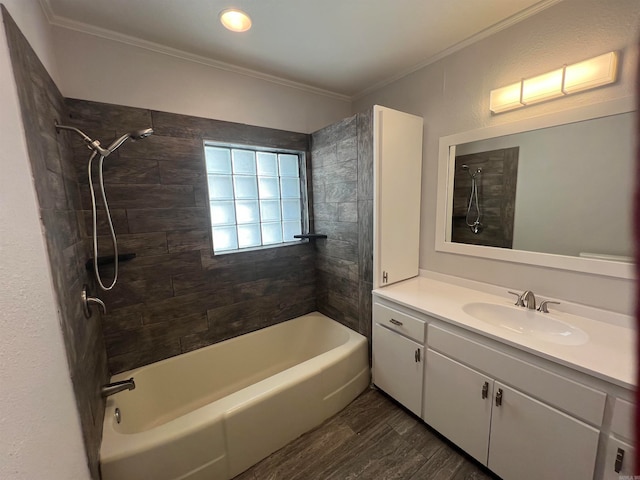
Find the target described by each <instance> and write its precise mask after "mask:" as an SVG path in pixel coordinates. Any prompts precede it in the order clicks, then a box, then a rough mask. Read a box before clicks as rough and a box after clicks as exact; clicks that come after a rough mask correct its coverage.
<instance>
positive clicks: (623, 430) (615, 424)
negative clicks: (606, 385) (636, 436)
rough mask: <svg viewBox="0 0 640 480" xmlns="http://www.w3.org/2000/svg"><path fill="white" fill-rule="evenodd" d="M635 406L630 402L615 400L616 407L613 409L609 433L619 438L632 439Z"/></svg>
mask: <svg viewBox="0 0 640 480" xmlns="http://www.w3.org/2000/svg"><path fill="white" fill-rule="evenodd" d="M634 411H635V406H634V405H633V403H631V402H627V401H626V400H622V399H621V398H616V405H615V407H614V409H613V419H612V420H611V432H613V433H615V434H616V435H618V436H619V437H622V438H626V439H632V438H633V419H634V415H635V413H634Z"/></svg>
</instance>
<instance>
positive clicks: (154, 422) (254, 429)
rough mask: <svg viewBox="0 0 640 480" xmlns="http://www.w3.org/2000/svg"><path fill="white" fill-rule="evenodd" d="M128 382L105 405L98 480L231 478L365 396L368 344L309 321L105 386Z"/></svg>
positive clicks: (323, 320)
mask: <svg viewBox="0 0 640 480" xmlns="http://www.w3.org/2000/svg"><path fill="white" fill-rule="evenodd" d="M130 377H133V378H134V380H135V383H136V388H135V390H131V391H124V392H120V393H117V394H115V395H113V396H111V397H109V398H108V401H107V408H106V412H105V418H104V431H103V437H102V447H101V450H100V457H101V460H100V462H101V470H102V478H103V480H143V479H144V480H146V479H154V480H178V479H179V480H187V479H188V480H204V479H207V480H213V479H230V478H233V477H234V476H236V475H238V474H239V473H241V472H243V471H244V470H246V469H247V468H249V467H250V466H251V465H253V464H255V463H257V462H258V461H260V460H261V459H262V458H264V457H266V456H268V455H269V454H271V453H272V452H274V451H276V450H277V449H279V448H281V447H282V446H284V445H286V444H287V443H288V442H290V441H291V440H293V439H295V438H297V437H298V436H300V435H301V434H303V433H304V432H306V431H309V430H310V429H312V428H314V427H315V426H317V425H319V424H320V423H322V421H323V420H325V419H327V418H328V417H330V416H332V415H334V414H335V413H337V412H339V411H340V410H341V409H343V408H344V407H345V406H346V405H347V404H349V402H351V401H352V400H353V399H354V398H355V397H356V396H357V395H358V394H359V393H360V392H362V391H363V390H364V389H365V388H366V387H367V385H368V384H369V361H368V353H367V340H366V338H365V337H363V336H362V335H360V334H358V333H356V332H354V331H352V330H350V329H348V328H346V327H344V326H343V325H341V324H339V323H337V322H335V321H333V320H331V319H329V318H328V317H325V316H324V315H322V314H320V313H311V314H308V315H305V316H302V317H299V318H296V319H293V320H289V321H287V322H284V323H281V324H278V325H274V326H272V327H268V328H265V329H263V330H258V331H256V332H252V333H249V334H246V335H242V336H240V337H236V338H233V339H230V340H226V341H224V342H221V343H217V344H215V345H211V346H209V347H205V348H202V349H200V350H196V351H193V352H190V353H186V354H184V355H180V356H177V357H173V358H169V359H167V360H163V361H161V362H157V363H154V364H151V365H147V366H144V367H141V368H138V369H135V370H130V371H128V372H124V373H121V374H118V375H115V376H114V377H112V379H111V381H117V380H124V379H128V378H130ZM116 408H118V409H119V410H120V414H121V423H119V424H118V423H117V422H116V419H115V409H116Z"/></svg>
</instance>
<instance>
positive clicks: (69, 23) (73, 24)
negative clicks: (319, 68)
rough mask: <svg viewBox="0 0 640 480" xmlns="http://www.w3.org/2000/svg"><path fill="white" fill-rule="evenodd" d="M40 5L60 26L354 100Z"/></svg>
mask: <svg viewBox="0 0 640 480" xmlns="http://www.w3.org/2000/svg"><path fill="white" fill-rule="evenodd" d="M40 5H41V6H42V10H43V11H44V14H45V16H46V17H47V20H48V21H49V23H50V24H51V25H54V26H56V27H61V28H66V29H68V30H73V31H76V32H80V33H85V34H88V35H93V36H95V37H99V38H104V39H106V40H112V41H115V42H119V43H123V44H126V45H131V46H133V47H137V48H143V49H145V50H150V51H153V52H156V53H160V54H163V55H168V56H171V57H175V58H179V59H181V60H187V61H190V62H194V63H199V64H201V65H206V66H208V67H211V68H215V69H217V70H223V71H225V72H230V73H236V74H238V75H244V76H247V77H252V78H255V79H258V80H263V81H266V82H270V83H274V84H276V85H281V86H284V87H289V88H294V89H296V90H300V91H303V92H306V93H311V94H314V95H321V96H324V97H329V98H332V99H334V100H339V101H342V102H349V103H350V102H351V97H350V96H349V95H344V94H341V93H337V92H332V91H330V90H325V89H322V88H318V87H314V86H311V85H307V84H305V83H301V82H296V81H293V80H288V79H286V78H282V77H278V76H276V75H270V74H268V73H263V72H259V71H257V70H252V69H250V68H245V67H240V66H238V65H233V64H230V63H226V62H222V61H219V60H215V59H213V58H209V57H205V56H202V55H195V54H193V53H189V52H185V51H184V50H179V49H176V48H172V47H168V46H166V45H162V44H159V43H155V42H150V41H147V40H143V39H141V38H137V37H132V36H130V35H124V34H122V33H118V32H114V31H112V30H108V29H106V28H101V27H97V26H94V25H88V24H86V23H82V22H77V21H75V20H70V19H68V18H64V17H60V16H58V15H56V14H55V13H54V12H53V9H52V8H51V4H50V2H49V0H40Z"/></svg>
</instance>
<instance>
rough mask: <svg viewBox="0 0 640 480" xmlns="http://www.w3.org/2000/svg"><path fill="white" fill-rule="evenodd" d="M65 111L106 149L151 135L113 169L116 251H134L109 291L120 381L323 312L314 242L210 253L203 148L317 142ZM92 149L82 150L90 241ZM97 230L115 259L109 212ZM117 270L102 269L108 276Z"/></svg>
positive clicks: (164, 118)
mask: <svg viewBox="0 0 640 480" xmlns="http://www.w3.org/2000/svg"><path fill="white" fill-rule="evenodd" d="M66 105H67V108H68V110H69V117H68V118H67V120H66V121H67V123H69V124H71V125H74V126H76V127H78V128H80V129H81V130H83V131H84V132H85V133H86V134H87V135H89V136H90V137H91V138H94V139H95V138H98V139H100V141H101V142H102V143H105V144H108V142H110V141H112V140H113V139H114V138H116V137H117V136H119V135H122V134H123V133H126V132H128V131H131V130H137V129H140V128H146V127H149V126H150V127H152V128H153V129H154V134H153V135H151V136H150V137H148V138H146V139H144V140H139V141H135V142H134V141H129V142H127V143H125V144H124V145H123V146H122V147H121V148H120V149H118V150H117V151H116V152H115V153H114V154H112V155H110V156H109V157H107V158H106V159H105V163H104V181H105V189H106V191H107V199H108V201H109V207H110V209H111V212H112V216H113V220H114V227H115V230H116V234H117V237H118V249H119V252H120V253H135V254H136V258H134V259H133V260H131V261H127V262H121V263H120V267H119V279H118V284H117V285H116V287H115V288H114V289H113V290H112V291H110V292H100V297H101V298H102V299H103V300H104V301H105V303H106V305H107V309H108V313H107V315H104V316H103V329H104V336H105V342H106V348H107V357H108V361H109V368H110V370H111V372H112V373H118V372H122V371H124V370H129V369H132V368H135V367H139V366H141V365H146V364H148V363H152V362H155V361H158V360H162V359H164V358H168V357H171V356H174V355H178V354H180V353H184V352H188V351H191V350H194V349H197V348H200V347H204V346H207V345H210V344H213V343H216V342H219V341H222V340H225V339H228V338H231V337H235V336H237V335H241V334H243V333H247V332H250V331H253V330H256V329H259V328H263V327H266V326H269V325H273V324H275V323H278V322H281V321H284V320H288V319H290V318H293V317H296V316H299V315H302V314H305V313H308V312H311V311H314V310H316V308H317V306H316V278H315V255H316V254H315V251H314V246H313V244H311V243H303V244H299V245H292V246H281V247H276V248H270V249H264V250H254V251H248V252H242V253H230V254H225V255H217V256H214V255H213V251H212V247H211V234H210V229H211V227H210V219H209V207H208V196H207V178H206V173H205V167H204V149H203V141H204V140H205V139H206V140H212V141H220V142H225V143H231V144H248V145H261V146H266V147H274V148H276V147H277V148H284V149H292V150H302V151H308V142H309V136H308V135H306V134H300V133H292V132H284V131H281V130H273V129H268V128H261V127H252V126H248V125H240V124H235V123H229V122H221V121H217V120H208V119H204V118H196V117H190V116H185V115H177V114H171V113H165V112H158V111H152V110H146V109H139V108H132V107H123V106H117V105H108V104H103V103H96V102H89V101H84V100H73V99H67V100H66ZM88 153H89V152H88V150H87V149H86V148H85V147H83V146H82V145H81V144H80V143H79V142H76V148H75V165H76V168H77V178H78V181H79V182H80V192H81V193H80V195H81V203H82V208H83V210H82V211H81V212H80V216H81V219H82V221H83V222H84V223H85V225H86V230H85V232H84V235H85V238H86V241H87V242H89V241H90V236H91V230H90V229H91V211H90V208H91V201H90V196H89V187H88V184H87V181H86V180H85V175H86V173H85V170H86V163H87V159H88ZM99 204H101V202H99ZM98 224H99V226H98V233H99V235H100V237H99V244H100V255H110V254H111V242H110V237H109V236H108V233H109V232H108V227H107V225H106V223H105V217H104V214H100V216H99V222H98ZM112 272H113V270H112V268H111V267H107V268H103V269H102V270H101V273H102V274H103V276H104V277H105V278H106V279H109V278H111V275H112Z"/></svg>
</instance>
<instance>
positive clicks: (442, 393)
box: [423, 349, 493, 465]
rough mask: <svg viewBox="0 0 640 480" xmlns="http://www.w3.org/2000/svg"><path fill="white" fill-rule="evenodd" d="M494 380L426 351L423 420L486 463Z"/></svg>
mask: <svg viewBox="0 0 640 480" xmlns="http://www.w3.org/2000/svg"><path fill="white" fill-rule="evenodd" d="M492 391H493V379H491V378H489V377H487V376H485V375H482V374H480V373H478V372H476V371H475V370H472V369H470V368H468V367H466V366H464V365H462V364H460V363H458V362H456V361H455V360H451V359H450V358H448V357H445V356H444V355H441V354H439V353H437V352H434V351H433V350H431V349H427V361H426V366H425V384H424V408H423V410H424V416H423V419H424V421H425V422H427V423H428V424H429V425H431V426H432V427H433V428H435V429H436V430H437V431H438V432H440V433H441V434H442V435H444V436H445V437H447V438H448V439H449V440H451V441H452V442H453V443H455V444H456V445H458V446H459V447H460V448H462V449H463V450H464V451H465V452H467V453H468V454H469V455H471V456H472V457H473V458H475V459H476V460H478V461H479V462H480V463H482V464H484V465H486V464H487V453H488V449H489V425H490V422H491V400H492Z"/></svg>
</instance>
